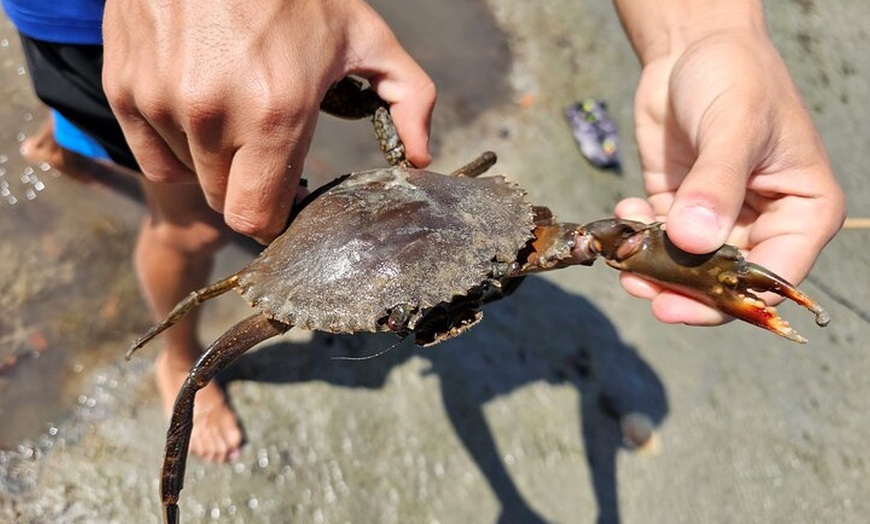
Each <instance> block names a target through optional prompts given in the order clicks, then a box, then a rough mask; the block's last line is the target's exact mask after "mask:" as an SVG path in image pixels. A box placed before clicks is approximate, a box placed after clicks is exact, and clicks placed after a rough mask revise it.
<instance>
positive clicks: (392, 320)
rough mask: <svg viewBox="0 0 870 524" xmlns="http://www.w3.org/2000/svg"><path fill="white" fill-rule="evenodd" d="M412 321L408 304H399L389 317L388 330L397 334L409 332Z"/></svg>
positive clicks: (394, 307) (392, 309) (393, 308)
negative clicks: (409, 322) (409, 324)
mask: <svg viewBox="0 0 870 524" xmlns="http://www.w3.org/2000/svg"><path fill="white" fill-rule="evenodd" d="M410 319H411V309H410V307H409V306H408V305H407V304H398V305H396V306H393V307H392V308H391V309H390V314H389V315H388V316H387V328H389V330H390V331H393V332H396V333H401V332H403V331H407V330H408V321H409V320H410Z"/></svg>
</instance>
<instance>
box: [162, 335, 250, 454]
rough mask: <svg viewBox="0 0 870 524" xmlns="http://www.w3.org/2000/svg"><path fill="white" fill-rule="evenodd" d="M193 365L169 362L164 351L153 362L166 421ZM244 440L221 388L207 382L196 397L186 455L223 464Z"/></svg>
mask: <svg viewBox="0 0 870 524" xmlns="http://www.w3.org/2000/svg"><path fill="white" fill-rule="evenodd" d="M181 360H184V359H181ZM193 364H194V361H192V360H191V361H190V362H189V363H188V364H184V363H182V362H176V361H175V360H174V359H170V358H169V354H168V351H167V350H165V349H164V350H163V351H161V352H160V354H159V355H158V356H157V360H156V361H155V363H154V368H155V373H156V375H157V389H158V390H159V392H160V397H161V400H162V402H163V411H164V413H166V416H167V418H168V417H169V416H171V415H172V407H173V404H174V403H175V397H176V395H178V391H179V389H181V386H182V384H184V381H185V379H186V378H187V374H188V372H189V371H190V367H192V366H193ZM243 441H244V435H243V434H242V429H241V427H240V426H239V421H238V419H237V418H236V414H235V413H234V412H233V410H232V409H231V408H230V406H229V404H228V403H227V399H226V397H225V396H224V393H223V391H221V389H220V387H218V385H217V384H215V383H214V381H212V382H210V383H209V384H208V385H207V386H206V387H204V388H202V389H201V390H199V391H198V392H197V394H196V405H195V408H194V411H193V431H192V433H191V437H190V449H189V452H190V453H193V454H194V455H197V456H199V457H201V458H202V459H204V460H207V461H209V462H217V463H223V462H226V461H228V460H229V461H232V460H235V459H237V458H238V456H239V453H240V451H241V447H242V443H243Z"/></svg>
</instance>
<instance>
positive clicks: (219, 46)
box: [103, 0, 435, 243]
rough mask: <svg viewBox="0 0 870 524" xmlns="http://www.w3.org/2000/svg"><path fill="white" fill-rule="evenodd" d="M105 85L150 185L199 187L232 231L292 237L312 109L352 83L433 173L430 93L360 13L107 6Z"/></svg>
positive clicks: (130, 3)
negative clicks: (385, 108)
mask: <svg viewBox="0 0 870 524" xmlns="http://www.w3.org/2000/svg"><path fill="white" fill-rule="evenodd" d="M104 49H105V51H104V69H103V84H104V88H105V91H106V95H107V97H108V99H109V102H110V104H111V105H112V108H113V110H114V112H115V114H116V116H117V118H118V121H119V122H120V124H121V128H122V129H123V131H124V135H125V136H126V138H127V141H128V143H129V145H130V148H131V149H132V151H133V153H134V154H135V156H136V159H137V161H138V162H139V164H140V166H141V168H142V171H143V173H144V175H145V176H146V177H148V178H149V179H151V180H154V181H160V182H179V183H184V182H188V183H190V182H196V181H198V182H199V184H200V185H201V186H202V189H203V192H204V193H205V196H206V199H207V200H208V203H209V205H210V206H211V207H212V208H214V209H215V210H217V211H219V212H222V213H223V214H224V219H225V221H226V223H227V224H228V225H229V226H230V227H231V228H232V229H234V230H236V231H238V232H240V233H243V234H246V235H249V236H253V237H255V238H257V239H258V240H260V241H261V242H263V243H267V242H269V241H270V240H271V239H273V238H274V237H275V236H277V235H278V234H279V233H280V232H281V231H282V230H283V228H284V226H285V225H286V222H287V217H288V216H289V213H290V207H291V206H292V203H293V200H294V195H295V194H296V190H297V184H298V182H299V178H300V176H301V173H302V166H303V162H304V159H305V156H306V154H307V151H308V147H309V144H310V142H311V138H312V135H313V134H314V128H315V124H316V121H317V118H318V108H319V105H320V102H321V100H322V99H323V96H324V94H325V93H326V91H327V89H328V88H329V87H330V85H332V84H333V83H335V82H336V81H338V80H339V79H341V78H343V77H344V76H346V75H348V74H355V75H358V76H360V77H364V78H366V79H368V80H369V82H370V83H371V84H372V87H373V88H374V89H375V91H376V92H377V94H378V95H379V96H380V97H381V98H382V99H384V100H385V101H387V102H388V103H390V104H391V106H390V112H391V114H392V116H393V119H394V120H395V123H396V127H397V129H398V131H399V134H400V136H401V138H402V140H403V141H404V143H405V147H406V151H407V156H408V159H409V160H410V161H411V162H412V163H414V164H415V165H417V166H421V167H422V166H425V165H427V164H428V163H429V150H428V134H429V118H430V115H431V112H432V108H433V105H434V102H435V88H434V85H433V83H432V81H431V80H430V79H429V77H428V76H427V75H426V74H425V73H424V72H423V70H422V69H421V68H420V67H419V66H418V65H417V64H416V63H415V62H414V60H413V59H412V58H411V57H410V56H409V55H408V54H407V53H406V52H405V51H404V49H403V48H402V47H401V45H400V44H399V43H398V41H397V40H396V38H395V36H394V35H393V33H392V32H391V31H390V29H389V28H388V27H387V25H386V23H385V22H384V21H383V20H382V19H381V18H380V16H378V15H377V13H375V12H374V10H372V9H371V8H370V7H369V6H368V5H367V4H366V3H365V2H363V1H362V0H343V1H339V0H294V1H293V2H287V1H285V0H254V1H248V2H239V1H234V0H221V1H217V2H197V1H188V0H180V1H175V2H166V1H144V0H108V1H107V2H106V10H105V19H104Z"/></svg>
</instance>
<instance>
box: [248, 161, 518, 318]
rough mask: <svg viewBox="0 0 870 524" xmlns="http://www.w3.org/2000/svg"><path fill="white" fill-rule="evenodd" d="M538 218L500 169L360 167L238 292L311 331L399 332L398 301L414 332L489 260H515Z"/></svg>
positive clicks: (252, 270)
mask: <svg viewBox="0 0 870 524" xmlns="http://www.w3.org/2000/svg"><path fill="white" fill-rule="evenodd" d="M533 228H534V215H533V212H532V207H531V206H530V205H529V204H528V203H527V202H526V199H525V191H523V190H522V189H520V188H519V187H517V186H516V185H515V184H512V183H508V182H507V181H505V179H504V178H503V177H500V176H496V177H484V178H469V177H464V176H449V175H442V174H438V173H433V172H429V171H423V170H418V169H411V168H404V167H393V168H385V169H375V170H371V171H363V172H359V173H353V174H350V175H348V176H346V177H345V178H344V179H342V180H341V181H340V182H339V183H338V184H336V185H334V186H332V187H331V188H329V189H328V190H327V191H325V192H323V193H322V194H320V195H318V196H317V198H314V199H312V200H310V201H309V202H308V203H307V204H306V205H305V207H304V208H303V209H302V210H301V211H300V212H299V214H298V215H297V216H296V217H295V218H294V220H293V221H292V222H291V223H290V226H289V227H288V229H287V230H286V231H285V232H284V233H283V234H282V235H281V236H280V237H278V238H277V239H276V240H275V241H274V242H273V243H272V244H271V245H269V247H267V248H266V249H265V250H264V251H263V252H262V253H261V254H260V256H258V257H257V258H256V259H255V260H254V261H253V262H252V263H251V264H250V265H248V266H247V267H246V268H244V269H242V270H241V271H240V272H239V273H238V277H239V281H238V284H239V291H240V292H241V294H242V295H243V296H244V297H245V298H246V299H247V300H248V301H249V302H250V303H251V305H252V306H253V307H254V308H256V309H258V310H260V311H262V312H263V313H264V314H265V315H266V316H268V317H270V318H272V319H275V320H279V321H281V322H284V323H287V324H290V325H295V326H298V327H301V328H304V329H309V330H319V331H327V332H333V333H353V332H357V331H368V332H378V331H396V327H395V326H393V325H391V322H390V321H389V319H390V318H391V313H393V312H394V311H400V312H401V315H402V317H403V318H402V324H403V327H405V328H406V330H407V331H413V330H414V328H415V326H416V325H417V322H418V321H419V320H420V319H421V318H422V317H424V316H425V314H426V313H427V311H428V310H430V308H433V307H434V306H437V305H439V304H442V303H449V302H451V301H452V300H454V298H456V297H462V296H465V295H466V294H467V293H469V291H471V290H473V289H475V288H476V287H478V286H481V285H482V284H484V283H486V282H488V281H492V279H493V267H494V263H495V264H502V265H504V264H511V263H513V262H514V261H515V259H516V257H517V253H518V251H519V250H520V249H521V248H522V247H523V246H524V245H525V244H526V242H527V241H528V240H529V239H530V238H531V237H532V230H533ZM478 318H479V315H478Z"/></svg>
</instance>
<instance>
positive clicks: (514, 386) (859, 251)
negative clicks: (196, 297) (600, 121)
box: [0, 0, 870, 524]
mask: <svg viewBox="0 0 870 524" xmlns="http://www.w3.org/2000/svg"><path fill="white" fill-rule="evenodd" d="M374 5H375V6H376V7H377V8H378V9H379V10H381V11H382V12H383V13H384V15H385V17H386V18H388V20H389V21H390V22H391V23H392V25H393V27H394V28H395V29H396V31H397V32H398V33H399V35H400V38H401V39H402V40H403V42H405V43H406V45H407V46H408V48H409V49H410V50H411V51H412V53H413V54H415V55H416V56H418V57H419V58H420V60H421V61H422V62H423V64H424V66H425V67H427V68H428V69H429V70H430V71H432V73H433V76H434V77H435V79H436V81H437V82H438V83H439V87H440V95H441V102H442V104H441V107H440V109H439V115H438V116H437V117H436V121H435V129H434V133H435V136H434V143H435V145H436V159H437V161H436V164H435V167H436V168H438V169H439V170H449V169H450V168H451V167H453V166H457V165H460V164H462V163H463V162H465V161H466V160H467V159H470V158H472V157H474V156H475V155H476V154H477V153H479V152H480V151H482V150H484V149H492V150H494V151H496V152H498V153H499V155H500V161H499V166H498V167H497V169H496V170H497V171H501V172H504V173H507V174H508V175H509V176H510V177H511V178H513V179H515V180H517V181H519V182H520V183H522V184H523V185H524V186H525V187H527V188H528V189H529V191H530V193H531V194H532V195H533V198H534V199H535V200H536V201H538V202H541V203H546V204H548V205H549V206H551V207H552V208H553V209H554V210H555V211H556V212H557V213H558V214H559V215H560V217H561V218H563V219H566V220H574V221H589V220H593V219H596V218H601V217H604V216H607V215H609V214H610V212H611V209H612V206H613V204H614V203H615V202H616V201H617V200H618V199H620V198H622V197H624V196H626V195H640V194H641V190H642V188H641V184H640V181H639V168H638V165H637V160H636V158H635V156H634V155H635V146H634V143H633V137H632V134H631V129H632V127H631V116H632V114H631V97H632V92H633V89H634V86H635V82H636V79H637V76H638V72H639V71H638V66H637V63H636V61H635V59H634V57H633V55H632V54H631V51H630V49H629V47H628V45H627V44H626V42H625V40H624V37H623V36H622V33H621V30H620V28H619V24H618V21H617V19H616V17H615V15H614V14H613V12H612V8H611V7H610V4H609V2H595V1H576V0H574V1H561V0H555V1H552V2H547V3H545V4H541V3H539V2H522V1H513V0H512V1H497V0H487V2H485V3H481V2H478V1H472V0H451V1H449V2H447V1H445V2H438V3H431V2H424V1H414V2H405V3H402V6H401V7H399V6H398V5H392V4H389V3H387V2H385V1H380V2H375V3H374ZM765 6H766V8H767V11H768V17H769V23H770V26H771V30H772V32H773V35H774V39H775V41H776V44H777V46H778V47H779V49H780V50H781V52H782V53H783V55H784V56H785V58H786V61H787V62H788V65H789V67H790V69H791V71H792V73H793V75H794V76H795V78H796V80H797V82H798V84H799V87H800V89H801V90H802V92H803V93H804V95H805V97H806V100H807V104H808V106H809V107H810V109H811V110H812V112H813V115H814V116H815V118H816V120H817V122H818V124H819V126H820V128H821V131H822V135H823V137H824V140H825V142H826V143H827V145H828V147H829V150H830V153H831V158H832V162H833V164H834V167H835V169H836V171H837V173H838V175H839V177H840V181H841V183H842V184H843V186H844V187H845V189H846V191H847V195H848V199H849V206H850V210H851V212H852V214H853V215H854V216H868V213H870V211H868V202H870V187H868V184H870V182H868V177H867V176H866V172H865V171H866V169H865V165H866V161H865V159H864V156H865V155H866V152H867V151H868V150H870V132H868V125H867V122H868V121H870V90H868V89H867V83H868V79H870V55H868V54H867V53H866V49H867V47H868V43H870V5H868V4H867V3H866V2H864V1H863V0H837V1H831V2H825V3H822V2H813V1H812V0H802V1H787V0H775V1H774V0H771V1H768V2H765ZM418 31H419V32H418ZM0 32H2V36H0V68H2V70H3V76H2V78H3V80H4V81H3V85H2V86H0V89H2V92H3V95H4V96H3V102H2V103H0V112H2V113H0V114H2V116H3V121H4V122H5V123H6V125H5V126H4V127H3V129H0V144H2V150H0V153H2V156H0V167H2V173H3V174H2V176H0V186H2V183H3V182H4V181H5V182H6V187H7V188H8V189H9V192H10V194H14V195H18V198H17V203H16V204H14V205H13V204H11V203H10V200H9V198H8V195H0V196H2V198H0V260H2V262H0V264H2V268H3V269H2V271H0V306H2V308H3V311H4V314H3V315H2V316H0V330H2V331H0V342H2V344H0V351H2V352H3V353H0V355H3V356H8V355H20V357H21V358H20V362H19V363H18V364H17V365H16V366H15V367H14V368H13V369H12V370H11V371H9V372H7V373H5V374H3V375H2V376H0V396H2V397H3V399H4V402H3V403H2V408H3V410H2V411H0V417H2V418H0V420H2V421H5V422H0V426H9V425H10V422H9V421H15V424H16V425H20V427H22V428H23V427H24V426H25V425H27V427H28V428H30V427H36V428H38V429H37V430H30V429H28V430H22V431H20V432H19V434H17V435H16V434H15V433H14V432H9V433H4V434H7V435H11V436H9V437H8V438H10V439H12V440H11V441H8V442H3V446H4V447H5V448H7V449H6V450H5V451H2V452H0V522H28V523H30V522H32V523H43V522H45V523H48V522H52V523H78V522H143V523H147V522H158V518H159V512H160V509H159V503H158V498H157V497H158V496H157V482H158V481H157V476H158V471H159V467H160V461H161V454H162V448H163V433H164V429H165V422H164V420H163V418H162V416H161V414H160V412H159V411H160V410H159V406H158V403H157V401H156V398H155V389H154V386H153V384H152V378H151V362H150V357H151V355H152V354H153V349H152V350H151V353H149V352H148V351H143V352H142V353H141V355H140V356H139V357H138V358H136V359H134V361H133V362H132V363H126V362H124V361H123V359H122V358H121V354H122V352H123V350H124V348H125V346H126V344H127V343H128V342H129V341H130V340H132V338H133V337H134V336H135V334H136V333H138V332H139V331H141V329H143V328H144V327H145V326H147V324H148V319H147V314H146V312H145V310H144V308H143V307H142V304H141V302H140V301H139V300H138V298H137V297H136V293H135V285H134V283H133V280H132V274H131V272H130V270H129V266H128V262H127V256H128V253H129V250H130V248H131V245H132V239H133V235H134V234H135V229H136V222H137V219H138V216H139V213H140V207H139V205H138V204H137V203H136V202H135V201H131V200H129V199H127V198H125V197H121V196H118V195H115V194H112V193H108V192H105V191H94V190H93V189H90V188H86V187H82V186H80V185H77V184H75V183H72V182H70V181H68V180H66V179H65V178H62V177H57V176H56V175H55V174H53V173H52V172H51V171H50V170H42V169H41V168H40V167H39V166H34V167H28V166H26V165H24V164H23V163H21V161H20V160H19V159H18V157H17V153H16V151H15V150H16V147H17V143H18V142H19V141H20V139H21V138H22V137H23V136H24V134H26V133H28V132H32V130H33V129H34V128H35V125H36V121H37V120H38V116H39V113H38V110H37V109H36V105H35V103H34V101H33V99H32V96H31V95H30V94H29V91H28V87H27V79H26V75H21V74H19V68H20V64H21V59H20V55H18V51H17V47H16V43H15V41H14V39H13V38H12V36H11V35H12V33H11V30H10V27H9V26H8V24H3V25H2V26H0ZM586 96H601V97H604V98H606V99H607V100H608V102H609V105H610V108H611V112H612V114H613V116H614V117H615V118H616V119H617V120H618V121H619V123H620V126H621V129H622V130H623V133H622V138H623V141H624V143H625V154H624V157H625V169H624V174H623V176H621V177H617V176H614V175H613V174H611V173H607V172H600V171H596V170H594V169H593V168H591V167H590V166H589V165H588V164H587V163H586V162H585V161H584V160H583V159H582V158H581V157H580V156H579V154H578V153H577V150H576V146H575V145H574V143H573V141H572V138H571V136H570V134H569V132H568V129H567V127H566V125H565V123H564V121H563V117H562V110H563V108H564V107H565V106H566V105H568V104H570V103H572V102H574V101H576V100H577V99H579V98H583V97H586ZM521 101H522V102H523V103H520V102H521ZM367 133H368V131H367V130H365V129H362V128H360V127H359V126H354V125H352V124H346V123H338V122H336V121H332V120H328V119H325V120H324V122H323V124H322V125H321V127H320V129H319V133H318V137H317V141H316V144H315V147H314V148H313V150H312V155H311V157H310V158H309V162H308V165H307V167H308V170H309V172H310V174H311V175H312V178H314V179H316V180H323V179H325V178H328V177H329V176H331V175H333V174H337V173H340V172H342V171H345V170H348V169H351V168H359V167H364V166H367V165H379V164H375V163H377V162H378V159H377V156H376V155H377V153H376V152H374V147H373V144H370V142H369V140H370V139H369V138H368V134H367ZM370 148H371V149H370ZM28 169H29V170H28ZM40 182H42V183H41V184H40ZM0 189H2V187H0ZM28 191H30V192H28ZM28 195H31V196H33V198H30V196H28ZM868 235H870V232H868V230H846V231H843V232H841V233H840V235H839V236H838V237H837V238H836V239H835V240H834V241H833V242H832V243H831V244H830V245H829V246H828V248H827V249H826V251H825V252H824V253H823V255H822V257H821V259H820V260H819V262H818V264H817V266H816V267H815V269H814V270H813V273H812V275H811V278H810V279H809V280H808V281H807V282H805V283H804V288H805V289H806V290H807V291H808V292H810V293H811V294H813V295H816V296H818V297H819V299H820V300H821V301H822V302H823V303H824V304H825V305H826V306H827V307H828V308H829V311H830V312H831V314H832V317H833V322H832V324H831V326H830V327H829V328H827V329H826V330H820V329H818V328H816V327H815V326H814V324H813V322H812V316H811V315H809V314H806V312H804V311H800V310H798V309H797V308H795V307H790V306H789V307H783V308H781V310H782V312H783V313H784V315H785V316H787V317H788V318H789V319H790V320H792V321H793V324H794V325H795V326H796V327H797V329H799V330H800V331H801V332H803V333H804V334H805V335H807V336H808V338H810V344H809V345H807V346H797V345H794V344H792V343H789V342H787V341H784V340H780V339H778V338H776V337H774V336H773V335H770V334H767V333H764V332H762V331H759V330H757V329H754V328H751V327H748V326H746V325H738V324H736V323H732V324H730V325H727V326H723V327H719V328H710V329H700V328H688V327H681V326H666V325H662V324H659V323H657V322H656V321H655V320H654V319H653V318H652V316H651V314H650V313H649V311H648V306H647V304H646V303H645V302H642V301H639V300H635V299H632V298H630V297H629V296H627V295H626V294H624V293H623V292H622V291H621V289H620V288H619V285H618V283H617V275H616V274H615V273H614V272H613V271H612V270H610V269H608V268H606V267H596V268H592V269H572V270H567V271H563V272H560V273H557V274H552V275H547V276H545V277H540V278H531V279H529V281H528V282H527V283H526V284H525V285H524V286H523V287H522V288H520V290H519V291H518V292H517V294H516V295H515V296H514V297H512V298H511V299H509V300H505V301H503V302H501V303H498V304H494V305H492V307H489V308H488V309H487V310H486V312H485V316H486V318H485V319H484V322H483V323H482V324H481V325H480V326H479V327H476V328H475V329H473V330H471V331H470V332H469V333H468V334H467V335H466V336H463V337H460V338H458V339H455V340H453V341H450V342H447V343H445V344H442V345H440V346H436V347H433V348H429V349H415V348H413V347H410V346H408V345H407V344H402V345H400V346H399V347H397V348H395V349H393V350H392V351H391V352H389V353H387V354H386V355H384V356H382V357H380V358H376V359H373V360H368V361H362V362H347V361H337V360H334V359H333V357H336V356H348V355H350V356H362V355H370V354H372V353H375V352H377V351H379V350H381V349H383V348H384V347H386V346H387V345H389V344H391V343H393V341H394V339H393V338H391V337H389V336H355V337H349V336H332V335H325V334H313V335H312V334H309V333H304V332H302V333H294V332H291V334H290V335H289V336H288V337H287V338H285V339H282V340H280V341H277V342H273V343H268V344H266V345H265V347H263V348H262V349H260V350H259V351H256V352H253V353H250V354H249V355H247V356H246V357H244V358H243V359H242V360H241V362H240V363H239V364H238V365H237V366H235V367H234V368H233V369H232V370H230V371H229V372H228V373H227V376H226V377H225V381H226V382H227V387H228V389H229V392H230V394H231V395H232V398H233V402H234V405H235V407H236V408H237V410H238V412H239V415H240V417H241V418H242V420H243V421H244V424H245V429H246V431H247V438H248V444H247V446H246V447H245V449H244V452H243V454H242V457H241V459H240V460H239V461H238V462H237V463H235V464H232V465H224V466H216V465H206V464H203V463H201V462H199V461H197V460H192V461H191V463H190V464H189V466H188V471H187V485H186V489H185V490H184V491H183V492H182V502H181V507H182V512H183V513H182V515H183V517H186V521H188V522H190V521H193V522H199V521H214V522H299V523H309V522H310V523H375V522H377V523H399V522H401V523H426V524H432V523H444V524H453V523H486V522H517V523H538V522H554V523H555V522H559V523H588V522H626V523H634V522H644V523H732V522H733V523H771V522H773V523H779V522H782V523H816V522H838V523H861V522H866V521H867V519H868V515H870V499H868V498H867V496H866V494H867V493H868V492H870V475H868V473H870V452H868V451H867V446H866V435H867V434H868V432H870V421H868V417H867V414H868V413H870V391H868V387H870V386H868V382H867V381H866V380H865V372H866V371H867V370H868V369H870V356H868V352H867V351H866V347H867V343H866V340H867V339H868V335H870V328H868V319H870V314H868V311H867V308H866V304H868V303H870V285H868V275H870V272H868V269H870V267H868V266H870V255H868V253H867V249H866V245H867V244H866V243H867V242H868V240H870V237H868ZM249 258H250V255H249V254H248V252H247V251H245V250H244V249H242V248H239V247H233V248H231V249H229V250H227V252H226V253H225V254H224V255H223V256H222V257H221V260H220V264H219V266H220V267H219V268H218V270H217V273H220V274H221V275H222V274H225V273H228V272H230V271H232V270H233V269H234V268H237V267H239V266H240V265H242V264H244V263H245V261H246V260H248V259H249ZM245 312H246V309H245V307H244V305H243V304H241V301H240V300H239V299H236V298H233V297H229V298H226V299H224V300H223V301H221V302H220V303H218V304H215V305H213V306H211V307H209V308H208V310H207V315H206V323H207V325H206V330H205V331H206V333H205V334H204V337H205V338H207V339H209V340H210V339H212V338H214V337H215V336H216V335H217V334H219V333H220V332H222V331H223V329H224V328H225V327H227V326H228V325H230V323H232V322H233V321H234V320H236V319H239V318H242V316H243V315H244V314H245ZM32 354H38V355H39V358H38V359H35V358H31V357H30V355H32ZM9 399H13V401H12V402H10V401H9ZM602 399H606V402H603V401H602ZM603 404H606V405H603ZM606 407H610V408H614V407H616V408H617V409H620V410H631V411H635V412H639V413H643V414H646V415H647V416H648V417H649V418H650V419H652V420H653V421H654V422H655V424H656V425H657V427H658V429H657V431H658V435H659V438H660V440H661V445H660V449H659V450H658V452H656V453H649V454H638V453H634V452H631V451H628V450H627V449H625V447H624V446H623V445H622V442H621V437H620V434H619V430H618V428H617V426H616V423H615V422H614V421H613V420H612V419H611V418H610V417H609V416H608V415H607V409H605V408H606ZM40 420H41V422H40ZM34 425H35V426H34ZM5 429H8V428H5Z"/></svg>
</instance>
